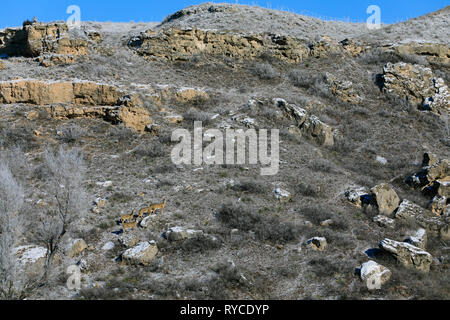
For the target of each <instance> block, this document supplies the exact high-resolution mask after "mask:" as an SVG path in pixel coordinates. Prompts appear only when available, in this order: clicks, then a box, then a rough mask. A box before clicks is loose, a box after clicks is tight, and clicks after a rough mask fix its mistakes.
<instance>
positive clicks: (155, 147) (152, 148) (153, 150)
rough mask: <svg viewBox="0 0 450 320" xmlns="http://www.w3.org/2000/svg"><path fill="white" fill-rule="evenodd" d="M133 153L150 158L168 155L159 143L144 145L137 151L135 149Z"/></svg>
mask: <svg viewBox="0 0 450 320" xmlns="http://www.w3.org/2000/svg"><path fill="white" fill-rule="evenodd" d="M133 153H134V154H135V155H136V156H139V157H150V158H158V157H163V156H165V155H166V154H167V153H166V151H165V150H164V146H163V145H162V144H161V143H159V142H153V143H150V144H147V143H142V144H141V145H139V146H138V147H137V148H136V149H134V151H133Z"/></svg>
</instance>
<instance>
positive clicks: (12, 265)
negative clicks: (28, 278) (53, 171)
mask: <svg viewBox="0 0 450 320" xmlns="http://www.w3.org/2000/svg"><path fill="white" fill-rule="evenodd" d="M24 196H25V195H24V189H23V187H22V186H21V185H20V184H19V183H18V182H17V180H16V179H15V178H14V176H13V174H12V173H11V170H10V169H9V167H8V166H6V165H5V163H0V299H20V298H23V295H24V293H25V292H24V291H25V288H26V283H24V279H23V275H21V273H20V270H19V269H18V262H17V258H16V257H15V254H14V248H16V247H17V245H18V243H19V238H20V236H21V235H22V226H23V223H22V221H21V216H20V213H19V210H20V209H21V207H22V205H23V201H24Z"/></svg>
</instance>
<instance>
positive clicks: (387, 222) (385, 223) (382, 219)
mask: <svg viewBox="0 0 450 320" xmlns="http://www.w3.org/2000/svg"><path fill="white" fill-rule="evenodd" d="M373 222H375V223H376V224H378V225H379V226H380V227H383V228H394V227H395V220H394V219H391V218H388V217H386V216H383V215H378V216H376V217H374V218H373Z"/></svg>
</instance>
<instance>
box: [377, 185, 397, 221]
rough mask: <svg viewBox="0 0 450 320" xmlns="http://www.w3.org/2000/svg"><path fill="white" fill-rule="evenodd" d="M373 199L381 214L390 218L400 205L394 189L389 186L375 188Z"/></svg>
mask: <svg viewBox="0 0 450 320" xmlns="http://www.w3.org/2000/svg"><path fill="white" fill-rule="evenodd" d="M370 191H371V197H372V199H373V201H374V202H375V203H376V205H377V206H378V211H379V212H380V214H382V215H385V216H390V215H392V214H393V213H394V211H395V210H397V208H398V207H399V205H400V198H399V197H398V195H397V192H395V190H394V188H392V186H390V185H389V184H386V183H382V184H380V185H377V186H375V187H373V188H372V189H371V190H370Z"/></svg>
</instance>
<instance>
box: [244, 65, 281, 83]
mask: <svg viewBox="0 0 450 320" xmlns="http://www.w3.org/2000/svg"><path fill="white" fill-rule="evenodd" d="M249 70H250V72H251V73H252V74H253V75H254V76H257V77H259V78H260V79H262V80H272V79H275V78H276V77H278V72H277V71H276V70H275V68H274V67H272V66H271V65H270V64H268V63H253V64H251V65H250V69H249Z"/></svg>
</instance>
